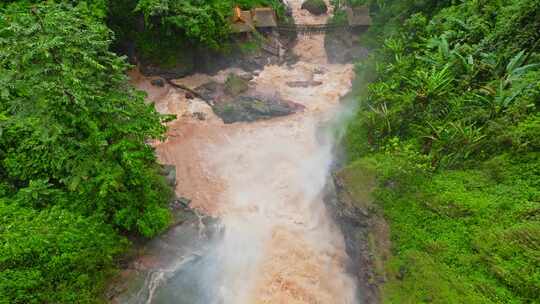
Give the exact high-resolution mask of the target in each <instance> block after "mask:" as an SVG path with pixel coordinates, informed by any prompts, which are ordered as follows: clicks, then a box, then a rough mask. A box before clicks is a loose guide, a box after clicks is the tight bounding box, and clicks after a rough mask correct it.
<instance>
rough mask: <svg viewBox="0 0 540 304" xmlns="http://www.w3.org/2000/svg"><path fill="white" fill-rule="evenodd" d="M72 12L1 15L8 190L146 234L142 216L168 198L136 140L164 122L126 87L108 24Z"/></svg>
mask: <svg viewBox="0 0 540 304" xmlns="http://www.w3.org/2000/svg"><path fill="white" fill-rule="evenodd" d="M79 14H80V11H79V10H78V9H72V8H69V7H68V6H63V5H54V4H50V5H42V6H38V7H34V8H32V9H30V8H26V7H24V6H23V7H21V6H14V7H13V9H12V10H9V9H8V11H7V12H6V14H5V15H4V16H3V23H4V24H6V23H5V21H6V20H7V19H10V20H11V22H10V23H9V25H8V26H4V27H2V31H1V32H0V36H1V37H2V38H3V39H2V40H1V41H0V43H1V48H2V49H3V50H4V52H2V54H1V55H0V63H1V64H0V74H1V75H2V77H1V78H0V83H1V87H2V88H3V90H2V94H1V96H2V97H1V100H2V112H3V113H5V114H4V115H5V116H6V119H4V120H3V121H2V122H1V125H0V129H1V130H2V138H1V139H0V147H1V150H2V151H3V152H2V154H0V159H1V163H0V164H1V167H0V168H1V169H2V172H3V181H4V182H5V183H6V184H7V185H8V187H9V189H10V190H9V191H8V193H7V195H8V196H9V197H11V198H12V199H15V200H18V201H21V204H25V205H27V206H29V207H34V208H44V207H48V206H51V205H62V206H63V207H65V208H69V209H72V210H76V211H78V212H81V213H84V214H95V213H97V214H99V215H100V216H102V217H103V219H104V220H105V221H108V222H111V223H112V222H114V223H115V224H117V225H118V227H120V228H122V229H125V230H129V231H139V232H142V231H143V230H144V231H148V229H146V228H145V229H143V228H142V227H146V226H147V225H148V223H146V222H145V221H146V218H147V217H146V216H145V214H146V213H147V212H151V213H156V211H155V209H156V208H157V209H159V208H164V207H162V206H165V204H166V202H167V199H168V197H169V196H168V191H167V190H166V186H165V184H164V182H162V181H161V180H162V179H160V178H159V174H158V170H157V167H156V165H155V157H154V154H153V150H152V148H151V147H150V146H148V145H147V144H146V143H145V140H146V139H149V138H160V137H161V136H162V134H163V132H164V127H163V126H162V124H161V118H160V116H159V115H158V114H157V113H156V112H155V110H154V109H153V107H152V106H151V105H147V104H145V102H144V96H143V95H142V94H141V93H139V92H136V91H135V90H133V89H132V88H130V87H129V86H128V85H127V78H126V76H125V74H124V72H125V70H126V68H127V64H126V63H125V60H124V59H123V58H119V57H117V56H116V55H114V54H113V53H111V52H110V51H108V46H109V43H110V37H111V35H110V32H109V30H108V29H107V28H106V27H105V26H103V25H101V24H99V23H97V22H90V21H85V20H83V19H82V18H83V17H81V16H80V15H79ZM44 126H47V127H46V128H44ZM25 192H31V193H32V197H31V198H29V199H28V200H26V199H25V196H24V193H25ZM165 227H166V225H165V224H164V223H162V222H160V226H159V227H155V230H156V231H159V230H161V229H164V228H165ZM148 236H151V235H148Z"/></svg>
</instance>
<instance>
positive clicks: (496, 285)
mask: <svg viewBox="0 0 540 304" xmlns="http://www.w3.org/2000/svg"><path fill="white" fill-rule="evenodd" d="M369 2H370V3H369V4H370V6H371V11H372V12H374V16H373V18H374V26H372V27H371V28H370V30H369V31H368V33H367V34H366V35H365V36H363V37H362V39H363V40H364V42H369V43H370V44H371V46H372V47H373V48H374V50H373V52H372V53H371V55H370V58H369V59H367V60H365V61H363V62H360V63H358V64H357V73H358V75H359V77H360V76H362V77H363V76H365V75H368V76H369V77H368V81H367V82H366V84H365V87H364V88H363V89H364V90H363V91H362V94H361V95H358V96H357V100H358V109H359V110H358V112H357V113H356V117H355V118H354V119H353V120H352V121H351V123H350V125H349V128H348V131H347V134H346V137H345V144H346V148H347V151H348V157H349V158H350V161H351V162H354V161H357V160H359V159H363V158H365V157H368V158H369V159H371V160H373V162H374V163H376V164H377V167H378V176H379V181H380V185H379V187H378V190H377V191H376V198H377V199H376V201H377V203H378V204H380V205H381V206H382V207H383V210H384V214H385V217H386V218H387V219H388V220H389V222H390V226H391V231H392V232H391V234H392V240H393V246H394V248H393V253H394V257H393V258H392V259H391V261H390V262H389V263H388V265H387V268H388V273H389V276H390V279H389V281H388V283H386V284H385V285H384V288H383V289H384V290H383V291H384V292H383V294H384V301H385V302H386V303H538V299H540V280H539V278H540V273H539V272H538V270H539V269H540V264H539V261H540V246H539V244H540V239H539V236H540V230H539V229H540V218H539V217H538V210H539V206H540V193H539V192H538V189H540V184H539V181H540V170H539V169H540V158H539V155H538V151H539V149H540V146H539V142H538V137H539V136H540V118H539V111H538V109H539V107H540V50H539V48H540V18H538V17H539V16H540V3H539V2H538V1H532V0H512V1H496V0H488V1H482V2H481V3H480V2H478V1H464V2H450V1H407V0H393V1H369Z"/></svg>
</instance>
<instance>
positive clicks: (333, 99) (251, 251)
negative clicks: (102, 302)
mask: <svg viewBox="0 0 540 304" xmlns="http://www.w3.org/2000/svg"><path fill="white" fill-rule="evenodd" d="M290 2H291V3H290V5H291V6H292V9H293V16H294V18H295V20H296V22H297V23H304V24H306V23H313V24H316V23H324V22H326V18H327V17H328V16H320V17H315V16H312V15H310V14H309V13H308V12H307V11H304V10H301V9H300V5H301V1H290ZM293 51H294V52H295V54H296V55H298V56H299V57H300V59H299V61H298V62H297V63H295V64H294V65H292V66H287V65H267V66H266V67H265V68H264V69H263V70H262V71H260V72H259V73H258V74H257V75H256V76H255V78H254V79H252V80H251V81H250V87H252V89H253V90H255V91H256V92H257V93H258V94H264V95H273V94H279V95H280V96H281V98H284V99H286V100H292V101H294V102H295V103H298V104H301V105H302V106H303V107H305V108H304V109H303V110H302V111H300V112H298V113H296V114H293V115H289V116H285V117H281V118H273V119H270V120H264V121H257V122H251V123H234V124H224V123H223V122H222V120H221V119H220V118H218V117H217V116H215V114H214V113H213V112H212V109H211V108H210V107H209V106H208V105H207V104H206V103H205V102H204V101H202V100H200V99H197V98H195V99H187V98H186V96H185V94H183V92H180V91H177V90H176V89H175V88H173V87H171V86H169V85H166V86H164V87H161V88H160V87H155V86H152V85H151V80H152V79H151V78H147V77H143V76H141V75H139V74H137V73H136V72H133V74H132V81H133V83H134V84H135V85H136V86H137V87H138V88H140V89H142V90H145V91H146V92H148V94H149V99H150V100H152V101H153V102H154V103H155V106H156V108H157V109H158V111H160V112H161V113H167V114H176V115H177V117H178V119H177V120H175V121H173V122H171V123H170V124H169V132H168V139H167V140H166V141H165V142H160V143H156V144H155V146H156V150H157V152H158V156H159V158H160V160H161V162H162V163H166V164H172V165H175V166H176V175H177V176H176V177H177V181H178V187H177V189H176V192H177V194H178V195H181V196H184V197H189V198H190V199H191V200H192V203H191V207H193V208H195V209H196V210H199V211H200V212H201V213H205V214H209V215H211V216H215V217H217V218H219V224H216V225H217V227H212V228H209V227H205V225H204V223H203V222H202V221H192V222H190V221H188V222H186V223H184V224H183V225H180V226H178V227H176V228H174V229H172V230H171V231H169V232H168V233H167V234H165V235H164V236H162V237H160V238H159V239H157V240H154V241H153V242H152V243H151V244H150V246H149V248H150V249H149V251H148V252H147V253H146V254H145V255H144V256H143V257H141V258H139V260H138V261H137V262H136V263H137V265H139V266H138V267H139V268H140V269H141V270H142V271H143V272H144V273H145V274H146V275H145V277H144V278H140V281H139V282H138V283H137V282H135V283H133V284H132V285H133V286H132V288H131V289H129V290H128V291H127V292H126V293H124V294H122V295H121V296H120V297H119V298H118V299H117V301H118V302H121V303H186V304H187V303H190V304H193V303H201V304H202V303H227V304H229V303H230V304H242V303H290V304H293V303H336V304H341V303H343V304H352V303H356V302H357V297H358V295H357V294H356V293H357V288H356V286H355V284H356V283H355V281H354V279H353V278H352V277H351V276H349V275H348V274H347V272H346V269H345V265H346V263H347V255H346V253H345V244H344V240H343V236H342V235H341V232H340V230H339V228H338V227H337V226H336V225H335V223H333V222H332V219H331V217H330V216H329V214H328V212H327V211H326V208H325V205H324V203H323V192H324V188H325V185H326V183H327V182H328V178H329V172H330V167H331V164H332V162H333V152H334V143H335V141H336V137H338V136H336V132H339V125H340V123H339V121H340V120H342V118H343V114H344V113H345V112H346V111H345V106H344V105H342V104H340V99H341V97H342V96H343V95H345V94H346V93H347V92H348V91H349V90H350V86H351V81H352V78H353V75H354V73H353V68H352V65H351V64H329V63H327V60H326V54H325V49H324V36H323V35H315V36H309V37H302V38H300V39H299V41H298V43H297V44H296V46H295V48H294V50H293ZM229 73H242V71H239V70H235V69H228V70H224V71H221V72H219V73H217V74H216V75H214V76H209V75H202V74H196V75H192V76H189V77H185V78H183V79H177V80H175V82H176V83H179V84H182V85H184V86H186V87H196V86H199V85H201V84H204V83H207V82H209V81H216V82H221V83H223V82H224V81H225V78H226V77H227V75H228V74H229ZM294 81H300V82H302V81H306V82H312V83H315V84H313V85H311V86H307V87H294V86H292V87H291V86H289V85H287V83H290V82H294ZM197 113H204V114H203V116H204V117H205V119H204V120H201V119H198V118H197V116H198V115H200V114H197ZM216 229H217V230H218V231H219V233H205V231H209V230H216Z"/></svg>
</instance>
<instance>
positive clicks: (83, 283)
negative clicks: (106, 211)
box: [0, 200, 126, 304]
mask: <svg viewBox="0 0 540 304" xmlns="http://www.w3.org/2000/svg"><path fill="white" fill-rule="evenodd" d="M0 236H1V237H0V303H3V304H4V303H5V304H8V303H9V304H15V303H97V302H99V300H100V299H98V298H96V294H99V293H100V292H101V291H102V290H103V288H104V287H105V286H104V285H103V282H104V279H105V278H106V277H107V276H108V275H110V274H111V272H112V271H113V269H114V268H113V267H114V263H113V261H114V260H113V258H114V257H115V256H116V255H118V254H119V253H121V252H122V251H123V249H124V247H125V246H126V242H125V241H123V240H122V239H121V238H119V237H118V236H116V234H115V232H114V230H112V229H111V228H110V226H108V225H104V224H103V223H102V222H101V221H99V220H95V219H92V218H85V217H83V216H80V215H77V214H75V213H72V212H69V211H67V210H62V209H60V208H57V207H53V208H50V209H45V210H43V211H41V212H37V211H35V210H32V209H28V208H23V207H20V206H18V205H16V204H6V203H4V202H2V201H1V200H0Z"/></svg>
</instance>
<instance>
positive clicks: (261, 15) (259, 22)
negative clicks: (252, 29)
mask: <svg viewBox="0 0 540 304" xmlns="http://www.w3.org/2000/svg"><path fill="white" fill-rule="evenodd" d="M251 16H252V18H253V24H254V25H255V26H256V27H276V26H277V20H276V13H275V12H274V10H273V9H272V8H269V7H260V8H254V9H252V10H251Z"/></svg>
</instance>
